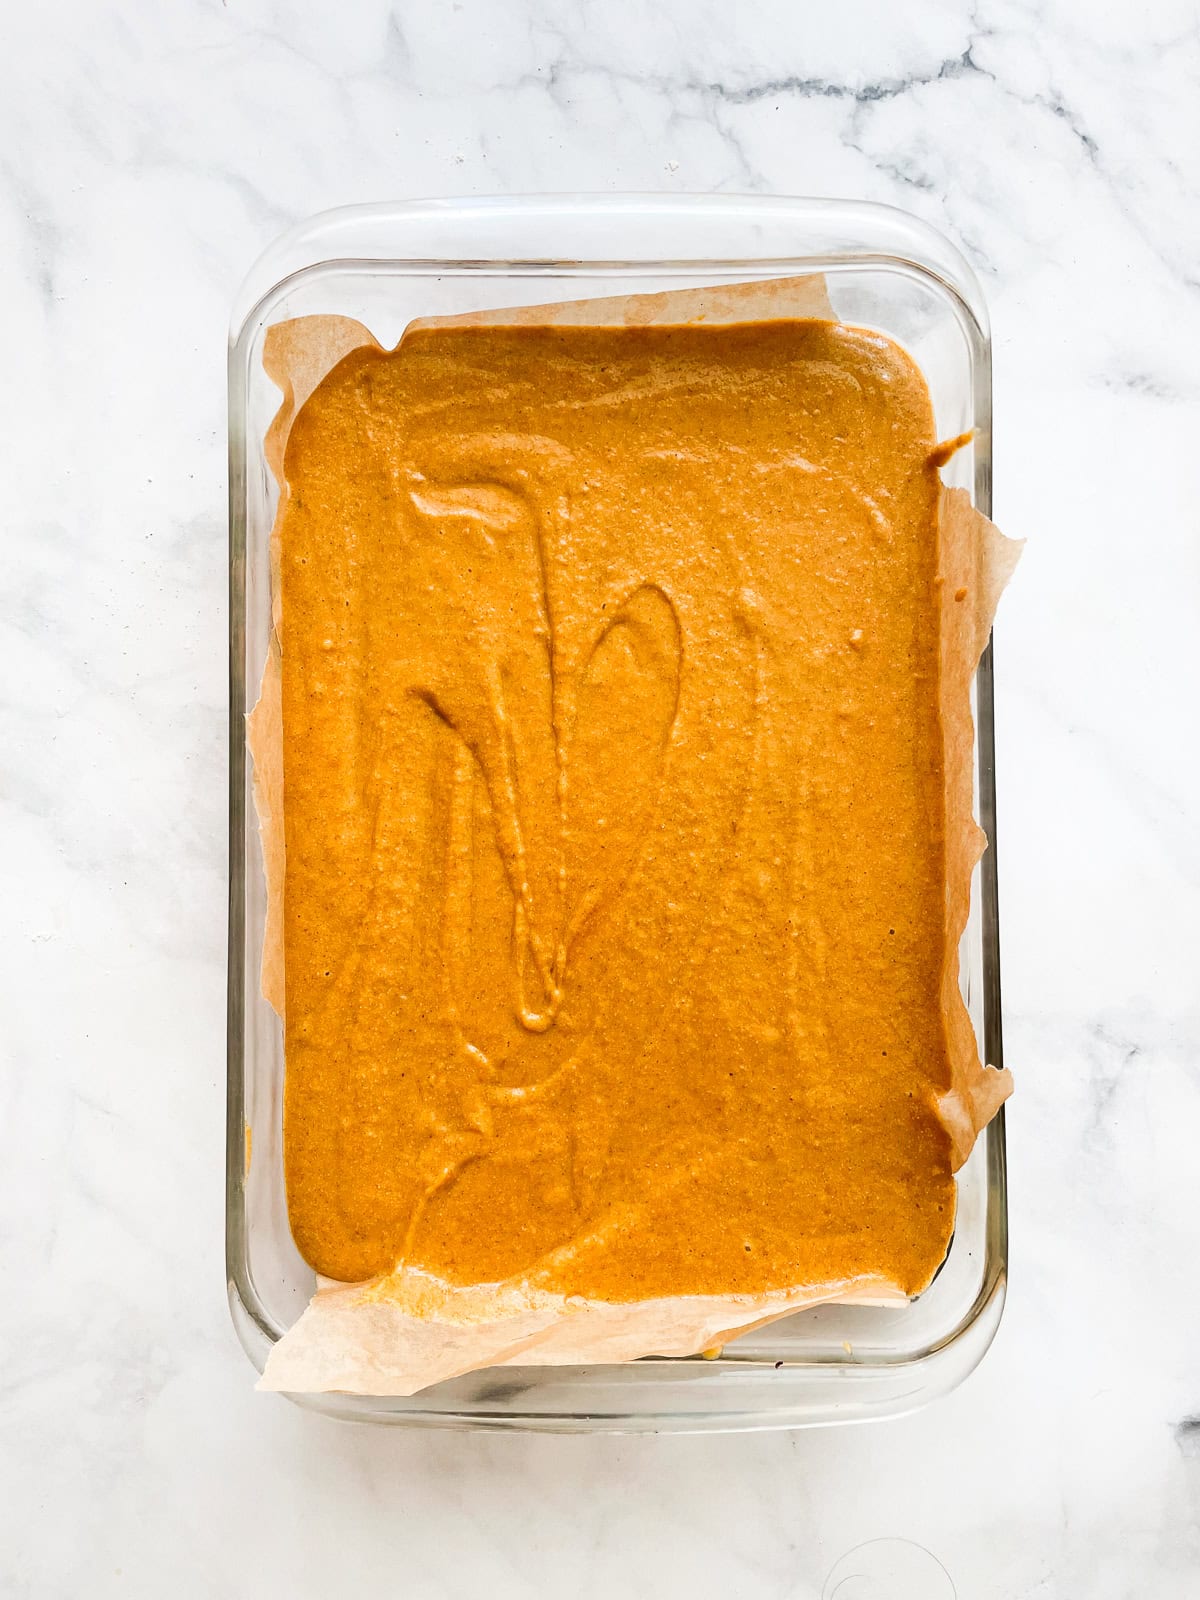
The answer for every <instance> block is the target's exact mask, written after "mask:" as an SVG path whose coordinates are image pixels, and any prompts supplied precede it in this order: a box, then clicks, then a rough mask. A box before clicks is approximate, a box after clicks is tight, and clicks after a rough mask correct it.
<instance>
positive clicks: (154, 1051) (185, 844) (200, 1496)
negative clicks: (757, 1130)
mask: <svg viewBox="0 0 1200 1600" xmlns="http://www.w3.org/2000/svg"><path fill="white" fill-rule="evenodd" d="M613 187H619V188H628V189H688V190H705V189H720V190H737V189H746V190H754V191H776V192H780V193H806V192H809V193H813V194H833V195H858V196H865V197H868V198H875V199H883V200H889V201H893V202H896V203H899V204H901V205H904V206H907V207H909V208H911V209H913V210H915V211H917V212H918V213H920V214H921V215H922V216H925V217H927V218H929V219H930V220H932V221H933V222H935V223H937V224H939V225H940V226H942V227H944V228H945V229H947V230H948V231H949V232H950V233H952V234H953V235H955V236H956V237H957V238H958V239H959V240H960V241H961V242H962V243H963V244H964V245H965V247H966V248H967V250H968V251H969V252H970V254H971V255H972V257H973V259H974V261H975V263H976V265H977V266H978V267H979V269H980V270H981V272H982V274H983V278H984V282H985V287H986V289H987V292H988V295H989V298H990V303H991V308H992V313H993V320H994V325H995V356H996V452H995V462H996V502H995V503H996V515H997V519H998V520H999V521H1000V522H1001V524H1002V525H1003V526H1004V527H1005V528H1006V529H1007V530H1008V531H1010V532H1012V533H1015V534H1023V535H1027V536H1028V538H1029V540H1030V547H1029V551H1028V555H1027V559H1026V562H1025V565H1024V568H1023V570H1022V571H1021V573H1020V575H1019V578H1018V580H1017V582H1016V583H1015V585H1014V587H1013V589H1012V591H1011V593H1010V594H1009V596H1008V598H1007V599H1006V602H1005V605H1004V609H1003V615H1002V619H1001V622H1000V625H999V629H998V643H997V663H998V686H999V688H998V723H999V764H1000V777H1001V794H1000V803H1001V821H1002V839H1001V852H1002V853H1001V879H1002V915H1003V926H1004V940H1005V960H1004V977H1005V989H1006V999H1007V1015H1006V1022H1007V1037H1008V1053H1009V1060H1010V1062H1011V1064H1012V1066H1013V1067H1014V1069H1015V1071H1016V1074H1017V1078H1018V1083H1019V1092H1018V1095H1017V1098H1016V1100H1015V1101H1014V1103H1013V1106H1012V1111H1011V1120H1010V1151H1011V1180H1012V1224H1013V1244H1012V1260H1013V1280H1012V1290H1011V1298H1010V1302H1009V1308H1008V1312H1007V1315H1006V1319H1005V1322H1004V1325H1003V1328H1002V1330H1001V1332H1000V1335H999V1337H998V1339H997V1342H996V1344H995V1346H994V1348H993V1350H992V1352H991V1354H990V1355H989V1356H988V1358H987V1359H986V1361H985V1362H984V1365H983V1367H982V1368H981V1369H980V1371H979V1372H978V1373H977V1374H976V1375H975V1376H974V1377H973V1378H972V1379H970V1380H969V1381H968V1383H967V1384H966V1385H965V1387H964V1388H962V1389H961V1390H960V1391H959V1392H958V1393H957V1394H956V1395H954V1396H953V1397H952V1398H951V1399H949V1400H947V1401H945V1402H943V1403H942V1404H940V1405H939V1406H937V1407H935V1408H934V1409H932V1410H929V1411H927V1412H926V1413H925V1414H923V1415H920V1416H917V1417H914V1418H912V1419H909V1420H906V1421H902V1422H897V1423H892V1424H887V1425H883V1426H876V1427H872V1428H864V1429H853V1430H838V1431H831V1432H818V1433H808V1434H801V1435H794V1436H786V1435H775V1436H758V1437H741V1438H737V1437H733V1438H729V1437H727V1438H700V1439H697V1438H683V1439H678V1438H674V1439H673V1438H657V1439H656V1438H639V1439H628V1440H620V1439H612V1438H607V1439H596V1438H592V1439H586V1438H585V1439H562V1440H558V1439H549V1438H531V1437H516V1438H496V1437H484V1436H478V1435H476V1436H471V1435H458V1436H448V1435H439V1436H432V1435H420V1434H404V1433H396V1432H384V1431H381V1430H375V1431H372V1430H367V1429H352V1428H347V1427H342V1426H338V1425H336V1424H332V1423H328V1422H325V1421H322V1420H321V1419H317V1418H313V1417H310V1416H306V1415H302V1414H301V1413H300V1412H298V1411H296V1410H294V1409H293V1408H291V1407H290V1406H289V1405H288V1404H287V1403H286V1402H284V1401H282V1400H279V1399H276V1398H274V1397H271V1396H266V1395H256V1394H255V1393H253V1391H252V1384H251V1379H252V1374H251V1370H250V1368H249V1366H248V1364H247V1362H246V1360H245V1357H244V1356H243V1355H242V1353H241V1351H240V1350H239V1348H238V1347H237V1345H236V1343H235V1341H234V1337H233V1334H232V1332H231V1329H230V1326H229V1321H228V1316H227V1312H226V1309H225V1303H224V1295H223V1267H222V1140H223V1117H224V1009H223V1008H224V966H223V959H224V952H223V943H224V927H225V924H224V914H225V834H224V828H225V511H224V494H225V461H224V425H225V421H224V339H225V323H226V315H227V307H228V305H229V303H230V300H231V297H232V295H233V292H234V289H235V287H236V286H237V284H238V282H239V280H240V278H241V276H242V274H243V273H244V271H245V269H246V268H247V266H248V265H249V263H250V261H251V260H252V258H253V257H254V256H255V255H256V254H257V252H258V251H259V250H260V249H261V248H262V247H263V246H264V245H265V244H266V243H267V242H268V241H269V240H270V239H271V238H272V237H273V236H274V235H275V234H276V233H278V232H279V231H280V230H281V229H282V228H283V227H284V226H285V225H287V224H288V223H290V222H292V221H293V220H297V219H299V218H301V217H302V216H304V215H306V214H308V213H311V212H313V211H316V210H320V209H322V208H324V207H327V206H331V205H335V204H342V203H345V202H350V201H357V200H367V199H376V198H400V197H406V196H414V195H426V194H464V193H472V194H474V193H480V194H482V193H494V192H497V191H506V190H514V191H515V190H562V189H567V188H583V189H587V188H593V189H605V188H613ZM1198 262H1200V33H1198V31H1197V23H1196V10H1195V6H1194V3H1193V0H1143V3H1141V4H1138V5H1136V6H1133V5H1128V6H1119V5H1100V6H1096V5H1094V4H1091V3H1089V0H1028V3H1024V4H1022V3H1018V0H980V3H977V4H974V5H970V4H967V3H964V0H915V3H914V4H911V5H907V6H898V5H891V4H888V3H885V0H872V3H869V4H856V3H852V0H846V3H843V4H839V5H835V6H831V7H829V8H828V15H825V14H818V12H817V10H816V8H812V7H808V6H804V5H797V4H796V3H795V0H758V3H756V4H750V3H749V0H747V3H745V4H741V5H734V4H729V3H728V0H724V3H719V4H718V3H716V0H692V3H688V0H658V3H656V4H654V5H645V4H643V3H641V0H619V3H616V0H615V3H605V0H573V3H572V0H536V3H535V0H524V3H521V0H509V3H508V4H504V3H502V0H465V3H461V4H450V3H447V4H433V3H430V0H405V3H401V4H399V5H394V6H393V5H389V4H387V3H385V0H339V3H338V4H332V3H318V0H313V3H311V4H307V5H306V4H298V3H289V0H227V3H224V4H223V3H220V0H175V3H171V4H163V3H162V0H123V3H119V4H118V3H116V0H44V3H39V4H36V5H32V4H26V5H16V4H12V5H9V6H7V7H5V8H4V18H3V39H2V42H0V296H2V303H3V305H4V308H5V316H4V319H3V330H4V342H3V350H4V365H3V382H2V383H0V441H2V446H0V490H2V494H3V505H4V516H3V524H4V528H5V539H4V550H5V581H4V584H3V602H2V604H0V626H2V627H3V637H4V652H3V658H2V659H3V672H2V674H0V727H2V735H0V758H2V760H3V763H4V767H5V769H6V775H5V778H4V781H3V785H2V798H0V828H2V835H0V837H2V839H3V847H2V849H3V860H4V868H5V871H4V879H5V889H4V906H5V916H4V935H3V938H4V952H3V954H4V959H3V964H2V968H0V971H2V974H3V985H4V989H5V991H6V994H5V1000H4V1010H3V1015H4V1018H5V1022H4V1025H3V1027H2V1029H0V1048H2V1049H3V1052H4V1058H5V1059H4V1072H3V1080H2V1089H3V1103H4V1113H3V1122H2V1126H0V1203H2V1205H3V1211H4V1217H3V1224H2V1226H0V1251H2V1252H3V1263H4V1283H5V1291H6V1292H5V1294H4V1296H3V1299H2V1301H0V1593H3V1594H4V1595H10V1594H11V1595H19V1596H38V1597H41V1596H78V1595H88V1596H90V1597H94V1600H100V1597H107V1596H143V1595H144V1596H153V1597H156V1600H157V1597H160V1596H163V1595H173V1596H181V1597H185V1600H190V1597H192V1596H197V1597H205V1600H208V1597H212V1600H225V1597H231V1600H232V1597H240V1596H243V1595H247V1594H251V1593H257V1594H265V1595H268V1596H276V1595H294V1596H298V1597H308V1596H314V1597H315V1596H325V1595H328V1594H332V1593H343V1592H355V1593H359V1594H362V1595H369V1596H376V1595H378V1596H389V1597H391V1596H397V1595H404V1596H414V1597H418V1600H423V1597H426V1596H429V1597H435V1600H436V1597H442V1596H445V1597H448V1600H449V1597H458V1596H468V1595H470V1596H474V1595H478V1594H487V1595H489V1596H495V1597H497V1600H507V1597H509V1596H525V1595H537V1594H543V1593H547V1594H548V1593H556V1594H557V1593H575V1594H580V1595H596V1596H603V1597H605V1600H608V1597H611V1596H624V1595H630V1596H640V1595H647V1596H649V1595H655V1596H657V1595H661V1594H670V1593H674V1592H679V1593H684V1592H687V1593H690V1594H692V1595H694V1596H697V1597H701V1600H706V1597H709V1596H713V1597H716V1596H721V1597H722V1600H724V1597H727V1596H737V1597H742V1596H746V1597H754V1600H757V1597H785V1596H786V1597H793V1596H795V1597H803V1600H818V1597H821V1596H822V1595H823V1593H824V1594H825V1595H828V1594H829V1593H830V1592H831V1589H832V1587H836V1584H837V1582H838V1581H840V1578H841V1577H842V1576H843V1575H844V1574H845V1572H846V1570H847V1569H846V1568H839V1569H838V1577H837V1578H835V1579H834V1580H833V1583H832V1584H831V1583H829V1582H827V1578H828V1575H829V1574H830V1573H831V1571H832V1570H833V1569H834V1568H835V1564H836V1563H837V1562H838V1560H839V1558H840V1557H842V1556H843V1555H844V1554H845V1552H847V1551H848V1550H850V1549H852V1548H853V1547H855V1546H858V1545H860V1544H862V1543H864V1542H865V1541H870V1540H875V1539H879V1538H897V1537H898V1538H904V1539H907V1540H910V1541H913V1542H914V1543H915V1544H918V1545H921V1546H924V1547H925V1548H926V1549H927V1550H928V1551H930V1552H932V1553H933V1554H934V1555H935V1556H936V1557H937V1558H938V1560H939V1561H940V1562H941V1564H942V1567H943V1568H944V1572H943V1573H939V1571H938V1569H937V1568H936V1567H927V1569H926V1570H927V1572H928V1573H929V1574H930V1576H929V1577H928V1579H927V1580H926V1581H924V1583H923V1584H917V1585H915V1586H910V1587H909V1588H907V1589H903V1590H901V1589H898V1588H897V1589H893V1588H887V1587H880V1586H875V1587H871V1586H869V1585H868V1584H867V1583H866V1582H865V1580H854V1581H848V1582H846V1583H844V1584H842V1586H841V1587H839V1588H837V1595H838V1600H872V1597H882V1596H884V1595H889V1596H899V1600H909V1596H910V1595H919V1596H920V1597H921V1600H944V1597H945V1596H946V1595H950V1594H952V1593H953V1592H955V1591H956V1592H957V1595H958V1596H959V1597H960V1600H1052V1597H1057V1596H1063V1597H1068V1596H1069V1597H1076V1596H1088V1597H1089V1600H1119V1597H1126V1596H1139V1597H1141V1596H1150V1597H1153V1600H1182V1597H1184V1596H1194V1595H1195V1594H1197V1593H1200V1291H1198V1290H1197V1286H1196V1262H1197V1256H1198V1254H1200V1159H1198V1157H1197V1148H1198V1140H1200V1015H1198V1006H1197V980H1198V975H1200V947H1198V936H1197V928H1198V926H1200V919H1198V918H1197V914H1196V913H1197V889H1198V884H1200V852H1198V846H1197V839H1198V838H1200V830H1198V828H1197V820H1198V817H1197V801H1196V795H1197V792H1198V790H1200V763H1198V759H1197V747H1198V740H1197V734H1198V733H1200V727H1198V721H1197V713H1196V685H1197V681H1198V680H1197V668H1196V656H1195V641H1196V637H1197V628H1198V627H1200V527H1198V526H1197V513H1196V507H1197V504H1198V503H1200V465H1198V464H1200V450H1198V449H1197V445H1196V437H1197V427H1198V424H1200V379H1198V378H1197V365H1196V356H1197V351H1198V350H1200V268H1198V266H1197V263H1198ZM947 1575H948V1576H947ZM947 1583H949V1584H951V1585H952V1587H950V1588H947V1587H946V1585H947Z"/></svg>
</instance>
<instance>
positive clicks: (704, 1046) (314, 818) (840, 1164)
mask: <svg viewBox="0 0 1200 1600" xmlns="http://www.w3.org/2000/svg"><path fill="white" fill-rule="evenodd" d="M934 444H935V436H934V431H933V418H932V412H931V407H930V401H929V395H928V393H927V390H926V387H925V384H924V381H923V380H922V378H921V375H920V373H919V372H918V370H917V368H916V367H915V366H914V365H913V363H912V362H911V360H910V359H909V358H908V357H907V356H906V355H905V354H904V353H903V351H901V350H900V349H899V348H898V347H897V346H896V345H895V344H893V343H891V342H890V341H889V340H887V339H885V338H883V337H881V336H879V335H877V334H873V333H868V332H865V331H862V330H857V329H853V328H847V327H844V326H840V325H836V324H832V323H827V322H816V321H792V322H771V323H760V324H751V325H744V324H743V325H739V326H725V327H704V326H702V325H701V326H695V327H679V328H671V327H651V328H584V327H568V328H529V327H515V328H512V327H510V328H504V327H464V328H457V329H455V328H447V329H434V330H428V331H419V330H417V331H414V332H412V333H411V334H410V335H409V336H408V337H407V338H406V339H405V340H404V342H403V344H402V346H401V347H400V349H399V350H398V351H396V352H392V353H384V352H381V351H379V350H378V349H374V348H363V349H360V350H357V351H355V352H354V353H353V354H351V355H349V356H347V357H346V358H345V359H344V360H343V361H341V363H340V364H339V365H338V366H337V367H336V368H335V369H334V370H333V371H332V372H331V373H330V374H329V376H328V377H327V378H326V379H325V380H324V381H323V382H322V383H321V384H320V385H319V387H318V388H317V390H316V391H315V393H314V394H313V395H312V396H311V398H310V399H309V400H308V401H307V403H306V404H305V405H304V406H303V408H302V410H301V411H300V413H299V415H298V416H297V418H296V420H295V423H294V425H293V427H292V431H291V435H290V438H289V441H288V446H287V453H286V460H285V471H286V478H287V483H288V487H289V491H290V498H289V499H288V502H287V507H286V512H285V515H284V517H283V520H282V524H281V527H280V530H279V536H280V549H281V573H280V585H281V599H282V629H281V636H282V642H283V651H282V663H283V734H284V742H283V755H284V807H285V837H286V883H285V893H284V955H285V964H286V1001H287V1004H286V1015H287V1022H286V1059H287V1079H286V1106H285V1155H286V1169H287V1189H288V1207H289V1214H290V1218H291V1224H292V1230H293V1233H294V1235H295V1238H296V1241H297V1243H298V1245H299V1247H300V1249H301V1251H302V1252H303V1254H304V1256H305V1257H306V1259H307V1260H308V1261H309V1262H310V1263H311V1264H312V1265H313V1266H314V1267H315V1268H316V1269H317V1270H318V1271H320V1272H322V1273H325V1274H327V1275H329V1276H331V1277H335V1278H341V1279H350V1280H354V1279H361V1278H366V1277H370V1276H372V1275H375V1274H378V1273H382V1272H386V1271H389V1270H390V1269H392V1268H393V1267H395V1266H396V1265H397V1264H398V1263H399V1262H401V1261H403V1262H406V1263H407V1264H409V1265H412V1266H418V1267H423V1268H425V1269H427V1270H428V1271H430V1272H433V1273H436V1274H438V1275H440V1276H442V1277H444V1278H446V1279H448V1280H449V1281H451V1282H452V1283H456V1284H469V1283H485V1282H492V1281H497V1280H501V1279H505V1278H508V1277H510V1276H512V1275H515V1274H521V1275H522V1276H523V1277H524V1278H525V1279H526V1280H528V1281H530V1282H532V1283H534V1284H536V1285H539V1286H541V1287H544V1288H546V1289H549V1290H557V1291H560V1292H563V1293H566V1294H578V1295H583V1296H586V1297H589V1298H593V1299H608V1300H632V1299H640V1298H643V1297H648V1296H657V1295H676V1294H699V1293H705V1294H709V1293H713V1294H720V1293H724V1292H732V1291H739V1292H760V1291H765V1290H770V1289H776V1288H788V1287H791V1286H795V1285H798V1284H804V1283H820V1282H826V1281H830V1280H834V1279H849V1278H853V1277H855V1276H857V1275H860V1274H876V1275H879V1276H881V1277H884V1278H886V1279H888V1280H891V1281H892V1282H894V1283H896V1284H897V1285H899V1286H900V1287H902V1288H903V1289H906V1290H907V1291H909V1292H915V1291H917V1290H919V1289H921V1288H922V1287H923V1286H924V1285H925V1284H927V1283H928V1282H929V1280H930V1278H931V1277H932V1275H933V1273H934V1271H935V1270H936V1268H937V1266H938V1264H939V1262H940V1261H941V1259H942V1257H943V1255H944V1252H945V1248H946V1244H947V1241H948V1239H949V1236H950V1232H951V1228H952V1224H953V1214H954V1184H953V1179H952V1176H951V1152H950V1147H949V1141H948V1137H947V1134H946V1132H945V1130H944V1128H943V1125H942V1123H941V1121H940V1120H939V1118H938V1115H937V1110H936V1105H935V1097H936V1095H937V1094H938V1093H939V1092H940V1091H944V1090H945V1089H947V1088H948V1087H949V1084H950V1067H949V1062H948V1055H947V1044H946V1037H945V1024H944V1021H943V1013H942V1007H941V1004H940V1000H939V985H940V983H941V979H942V969H943V958H944V938H943V899H944V880H945V872H944V860H943V854H944V851H943V798H944V782H943V772H942V742H941V726H940V722H939V714H938V670H939V645H938V629H939V605H940V590H939V586H938V584H937V583H936V581H935V574H936V560H937V506H938V492H939V483H938V474H937V466H936V459H935V458H934V457H933V454H932V452H933V448H934Z"/></svg>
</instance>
